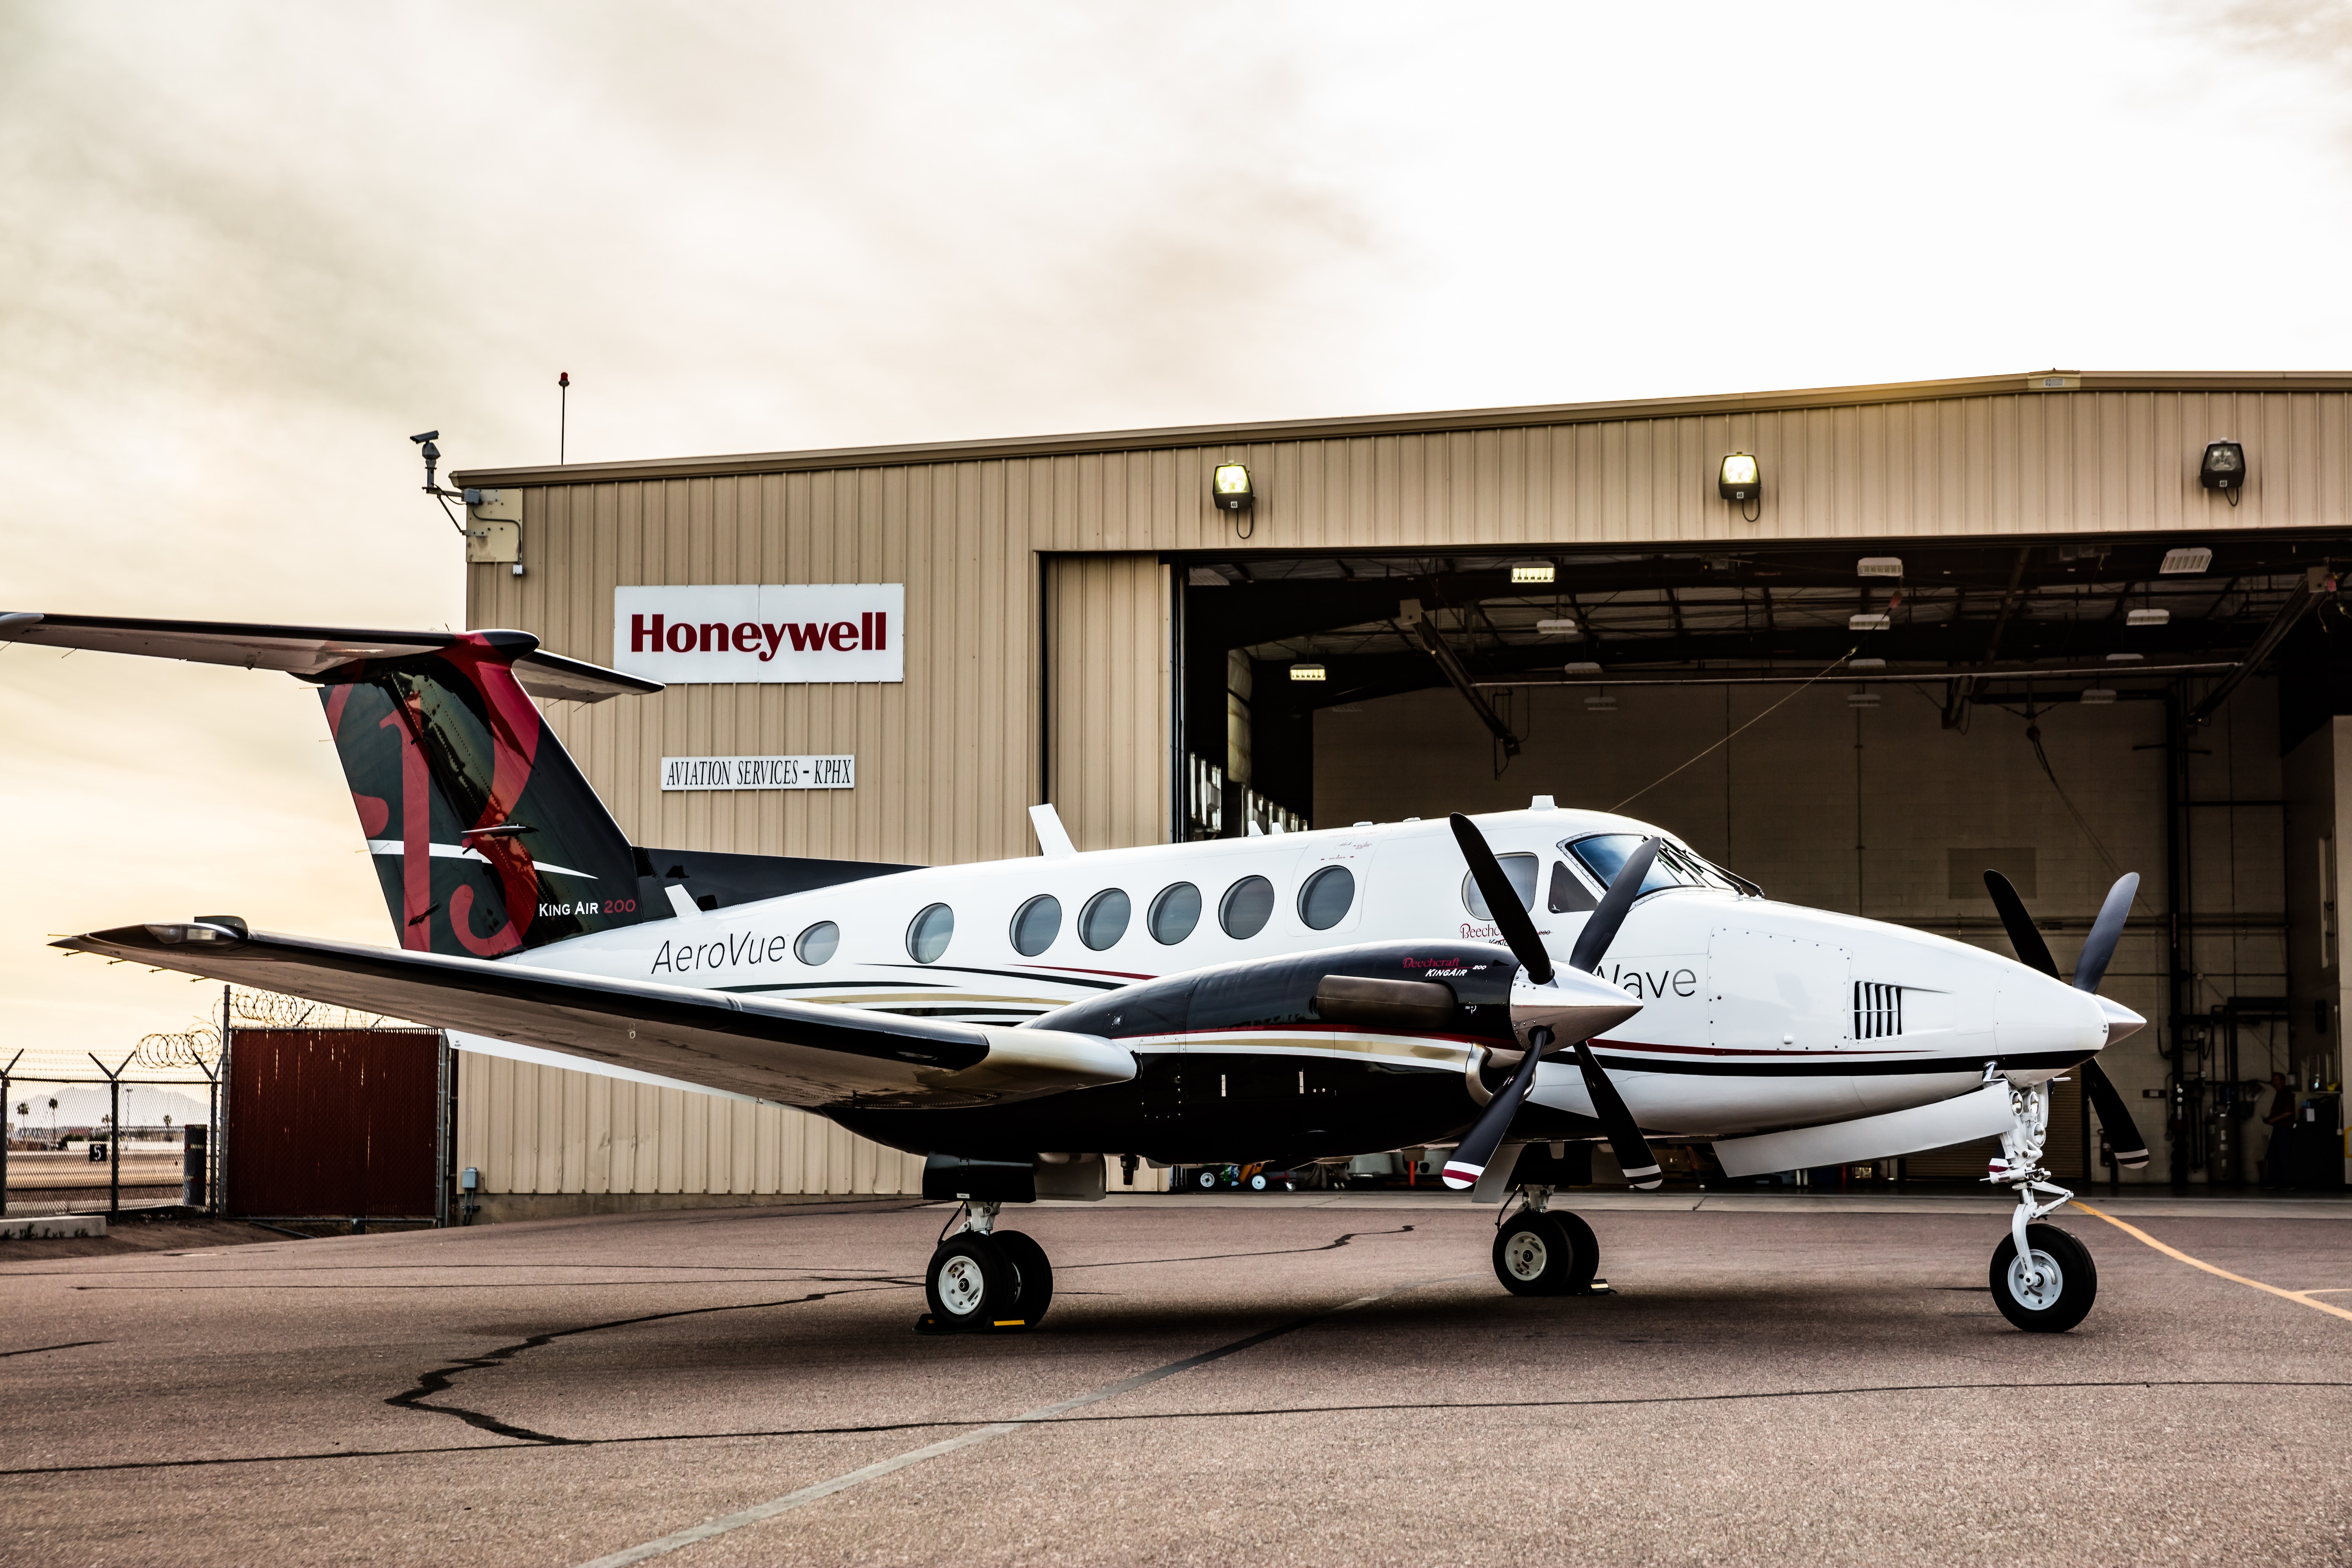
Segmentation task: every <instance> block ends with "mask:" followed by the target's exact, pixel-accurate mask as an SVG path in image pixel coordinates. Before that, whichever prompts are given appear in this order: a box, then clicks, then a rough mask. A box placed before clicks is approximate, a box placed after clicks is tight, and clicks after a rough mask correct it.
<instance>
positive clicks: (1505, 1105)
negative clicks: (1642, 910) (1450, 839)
mask: <svg viewBox="0 0 2352 1568" xmlns="http://www.w3.org/2000/svg"><path fill="white" fill-rule="evenodd" d="M1449 820H1450V821H1451V823H1452V824H1453V827H1454V842H1455V843H1457V844H1459V845H1460V846H1461V847H1462V858H1464V859H1465V860H1466V861H1468V862H1469V864H1470V878H1471V880H1473V881H1475V882H1476V883H1477V884H1478V891H1479V893H1480V895H1481V896H1483V897H1484V898H1485V899H1486V908H1487V910H1489V911H1490V912H1491V913H1492V914H1493V916H1494V919H1495V925H1496V929H1497V930H1498V931H1501V932H1502V935H1503V942H1504V945H1506V946H1507V947H1508V948H1509V949H1510V950H1511V953H1512V956H1514V957H1516V958H1517V960H1518V961H1519V968H1520V970H1521V971H1522V972H1523V973H1525V974H1526V975H1527V978H1528V982H1529V983H1530V984H1531V985H1532V986H1535V987H1541V988H1545V989H1548V990H1555V991H1559V992H1560V993H1563V994H1561V995H1559V997H1558V998H1557V1003H1558V1005H1553V1004H1554V999H1553V998H1551V997H1524V998H1523V997H1521V996H1517V995H1515V996H1514V998H1513V1001H1512V1007H1511V1015H1512V1022H1513V1024H1514V1025H1515V1026H1516V1025H1519V1024H1521V1023H1522V1022H1524V1023H1525V1025H1526V1034H1525V1037H1526V1043H1527V1047H1528V1049H1527V1055H1526V1056H1524V1057H1522V1058H1520V1059H1519V1067H1518V1070H1517V1072H1515V1073H1513V1074H1512V1075H1511V1081H1510V1083H1509V1084H1508V1085H1507V1086H1506V1087H1505V1088H1504V1089H1502V1091H1501V1092H1499V1093H1498V1094H1496V1096H1495V1097H1494V1099H1492V1100H1488V1101H1487V1102H1486V1110H1484V1111H1483V1112H1481V1113H1480V1115H1479V1117H1478V1120H1477V1121H1476V1122H1475V1124H1474V1125H1473V1126H1472V1127H1471V1129H1470V1131H1469V1134H1468V1136H1466V1137H1465V1138H1464V1139H1463V1140H1462V1142H1461V1143H1460V1144H1459V1145H1458V1146H1456V1147H1455V1149H1454V1154H1453V1157H1452V1158H1451V1159H1449V1160H1447V1161H1446V1162H1445V1171H1444V1179H1445V1184H1446V1185H1447V1186H1449V1187H1453V1188H1455V1189H1457V1190H1459V1189H1461V1188H1464V1187H1467V1186H1470V1185H1472V1184H1475V1183H1476V1181H1477V1180H1478V1178H1479V1176H1480V1175H1481V1174H1483V1173H1485V1171H1486V1163H1487V1162H1488V1161H1490V1160H1492V1159H1493V1158H1494V1157H1495V1151H1496V1149H1498V1148H1500V1147H1501V1146H1502V1142H1503V1139H1504V1137H1505V1135H1506V1134H1507V1133H1508V1132H1509V1131H1510V1130H1511V1121H1512V1119H1513V1118H1515V1117H1516V1116H1517V1114H1518V1110H1519V1106H1520V1104H1521V1103H1522V1102H1524V1101H1525V1100H1526V1099H1527V1097H1528V1090H1530V1089H1533V1088H1534V1087H1535V1081H1536V1064H1537V1062H1538V1060H1539V1059H1541V1058H1542V1057H1543V1056H1544V1054H1545V1053H1546V1052H1548V1051H1549V1050H1551V1049H1552V1048H1553V1047H1554V1046H1555V1045H1556V1044H1557V1043H1559V1042H1561V1041H1565V1042H1566V1043H1567V1044H1569V1045H1571V1046H1573V1047H1575V1049H1576V1053H1577V1065H1578V1066H1579V1067H1580V1068H1583V1069H1584V1084H1585V1088H1586V1089H1587V1090H1588V1091H1589V1092H1590V1093H1591V1096H1592V1109H1593V1112H1594V1114H1595V1115H1597V1116H1598V1117H1599V1118H1600V1120H1601V1125H1602V1126H1603V1127H1604V1128H1606V1129H1607V1130H1608V1132H1609V1142H1610V1146H1611V1147H1612V1149H1614V1150H1615V1151H1616V1153H1617V1163H1618V1164H1620V1165H1621V1166H1622V1167H1623V1168H1624V1171H1625V1175H1626V1178H1627V1179H1628V1180H1629V1181H1631V1182H1632V1183H1633V1185H1635V1186H1637V1187H1641V1188H1643V1189H1645V1190H1646V1189H1648V1188H1651V1187H1654V1186H1656V1185H1657V1184H1658V1182H1659V1180H1660V1177H1659V1172H1658V1163H1657V1160H1656V1158H1655V1157H1654V1155H1652V1154H1651V1152H1650V1146H1649V1144H1648V1142H1645V1141H1644V1140H1643V1137H1642V1130H1641V1128H1640V1127H1639V1126H1638V1125H1637V1124H1636V1123H1635V1122H1634V1121H1633V1112H1631V1111H1630V1110H1626V1108H1625V1100H1624V1098H1623V1097H1622V1095H1620V1094H1619V1093H1618V1092H1617V1089H1616V1086H1615V1085H1614V1084H1612V1083H1611V1082H1610V1081H1609V1075H1608V1074H1607V1073H1605V1072H1603V1071H1602V1070H1601V1064H1600V1062H1599V1061H1597V1060H1596V1059H1594V1058H1593V1055H1592V1050H1591V1047H1589V1046H1587V1045H1586V1044H1585V1041H1587V1040H1588V1039H1590V1038H1591V1037H1593V1036H1594V1035H1597V1034H1599V1033H1600V1032H1601V1030H1603V1029H1605V1028H1608V1027H1609V1026H1611V1025H1612V1024H1616V1023H1621V1022H1622V1021H1623V1020H1625V1019H1627V1018H1630V1017H1632V1016H1633V1015H1634V1013H1636V1012H1638V1011H1639V1010H1640V1009H1639V1007H1638V1005H1629V1004H1628V1003H1627V1001H1626V999H1625V997H1624V995H1623V994H1622V993H1621V992H1619V991H1617V990H1616V988H1615V987H1613V986H1611V985H1609V984H1606V983H1605V982H1601V981H1595V980H1591V979H1588V978H1587V976H1589V975H1591V973H1592V972H1593V971H1595V970H1597V969H1599V968H1600V966H1601V959H1602V958H1603V957H1604V956H1605V955H1606V954H1607V953H1608V952H1609V944H1610V943H1611V942H1613V941H1615V940H1616V936H1617V930H1618V928H1619V927H1620V926H1622V925H1623V924H1624V923H1625V915H1626V912H1627V911H1628V910H1631V909H1632V908H1633V900H1635V899H1636V898H1638V897H1640V896H1641V891H1642V882H1643V879H1644V878H1646V877H1648V876H1649V874H1650V864H1651V862H1652V861H1654V860H1655V859H1656V858H1658V840H1656V839H1654V838H1649V839H1644V840H1643V842H1642V845H1641V847H1639V848H1637V849H1635V850H1634V851H1633V853H1632V854H1631V855H1628V856H1626V857H1625V863H1624V864H1623V865H1622V866H1620V867H1619V868H1617V875H1616V876H1615V877H1613V878H1612V879H1610V883H1609V890H1608V891H1607V892H1606V893H1604V894H1602V895H1601V903H1600V905H1599V907H1597V908H1596V909H1594V910H1593V911H1592V913H1591V915H1590V916H1589V917H1587V918H1586V920H1585V922H1584V930H1583V931H1581V932H1580V933H1579V934H1578V936H1577V939H1576V946H1575V949H1574V950H1573V951H1572V952H1570V955H1569V964H1570V970H1571V971H1572V972H1573V973H1561V972H1559V971H1558V970H1556V969H1554V968H1553V966H1552V962H1551V955H1550V954H1549V952H1545V951H1544V945H1543V938H1542V937H1541V936H1539V935H1538V933H1537V931H1536V922H1535V921H1534V920H1533V919H1532V918H1530V917H1529V915H1528V910H1527V908H1526V906H1525V905H1523V904H1521V903H1520V902H1519V894H1518V889H1516V888H1514V887H1512V886H1511V879H1510V878H1508V877H1507V876H1506V875H1504V872H1503V867H1502V863H1501V862H1500V861H1498V860H1496V858H1495V852H1494V850H1493V849H1492V848H1490V847H1488V846H1487V843H1486V835H1485V834H1483V833H1480V832H1479V831H1478V826H1477V825H1476V824H1475V823H1474V822H1472V821H1471V820H1470V819H1469V818H1468V817H1466V816H1462V815H1461V814H1460V813H1458V812H1457V813H1455V814H1454V816H1452V817H1451V818H1449Z"/></svg>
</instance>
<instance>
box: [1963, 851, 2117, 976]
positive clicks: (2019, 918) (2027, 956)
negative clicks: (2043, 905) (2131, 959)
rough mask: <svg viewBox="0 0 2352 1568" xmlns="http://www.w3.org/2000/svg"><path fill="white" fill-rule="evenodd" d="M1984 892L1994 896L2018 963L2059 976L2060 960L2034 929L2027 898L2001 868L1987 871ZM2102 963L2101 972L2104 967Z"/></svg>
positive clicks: (1994, 905)
mask: <svg viewBox="0 0 2352 1568" xmlns="http://www.w3.org/2000/svg"><path fill="white" fill-rule="evenodd" d="M1984 877H1985V891H1986V892H1988V893H1990V894H1991V895H1992V907H1993V908H1994V909H1996V910H2000V923H2001V925H2002V926H2003V927H2004V928H2006V929H2007V930H2008V931H2009V945H2010V946H2011V948H2012V949H2013V950H2015V952H2016V953H2017V962H2018V963H2022V964H2024V965H2025V966H2026V967H2027V968H2029V969H2038V970H2040V971H2042V973H2044V974H2046V975H2048V976H2050V978H2051V979H2053V980H2055V979H2057V978H2058V961H2057V960H2056V959H2054V958H2053V957H2051V956H2050V944H2049V943H2048V942H2044V941H2042V933H2041V932H2040V931H2036V930H2034V929H2033V917H2032V915H2029V914H2027V913H2026V912H2025V900H2023V899H2021V898H2019V897H2018V896H2017V889H2015V888H2012V887H2011V886H2010V885H2009V879H2008V878H2006V877H2004V876H2002V875H2001V874H2000V872H1998V871H1992V870H1988V871H1987V872H1986V873H1985V874H1984ZM2105 967H2106V966H2105V964H2104V963H2102V964H2101V965H2100V968H2101V970H2102V971H2104V970H2105Z"/></svg>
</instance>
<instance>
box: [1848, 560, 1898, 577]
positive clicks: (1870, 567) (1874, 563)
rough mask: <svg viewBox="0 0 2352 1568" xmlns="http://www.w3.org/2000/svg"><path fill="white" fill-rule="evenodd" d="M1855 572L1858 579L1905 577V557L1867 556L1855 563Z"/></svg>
mask: <svg viewBox="0 0 2352 1568" xmlns="http://www.w3.org/2000/svg"><path fill="white" fill-rule="evenodd" d="M1853 570H1854V574H1855V575H1856V576H1858V577H1900V576H1902V575H1903V557H1901V556H1900V555H1865V556H1864V557H1863V558H1862V559H1861V560H1860V561H1857V562H1855V563H1854V567H1853Z"/></svg>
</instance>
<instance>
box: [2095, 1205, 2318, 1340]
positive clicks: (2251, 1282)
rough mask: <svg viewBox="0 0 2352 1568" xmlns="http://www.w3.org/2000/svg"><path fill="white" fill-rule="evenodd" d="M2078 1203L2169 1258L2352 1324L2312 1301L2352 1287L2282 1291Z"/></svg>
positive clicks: (2113, 1216) (2097, 1216)
mask: <svg viewBox="0 0 2352 1568" xmlns="http://www.w3.org/2000/svg"><path fill="white" fill-rule="evenodd" d="M2074 1206H2075V1207H2076V1208H2078V1209H2081V1210H2082V1211H2083V1212H2084V1214H2086V1215H2092V1216H2094V1217H2095V1218H2098V1219H2103V1220H2105V1221H2106V1222H2107V1223H2108V1224H2109V1225H2111V1226H2115V1227H2116V1229H2117V1230H2119V1231H2122V1232H2123V1233H2124V1234H2125V1235H2126V1236H2131V1237H2138V1238H2139V1239H2140V1240H2142V1241H2144V1242H2146V1243H2147V1245H2148V1246H2150V1247H2154V1248H2156V1249H2157V1250H2158V1252H2161V1253H2163V1254H2164V1255H2165V1256H2166V1257H2167V1258H2179V1260H2180V1261H2181V1262H2183V1263H2186V1264H2187V1265H2189V1268H2202V1269H2203V1270H2205V1272H2206V1273H2208V1274H2218V1275H2220V1276H2221V1278H2222V1279H2231V1280H2235V1281H2236V1282H2237V1283H2239V1284H2241V1285H2246V1286H2251V1287H2252V1289H2256V1290H2266V1291H2268V1292H2269V1293H2270V1294H2272V1295H2273V1296H2278V1297H2282V1298H2284V1300H2289V1301H2293V1302H2295V1303H2296V1304H2298V1305H2300V1306H2305V1307H2308V1308H2310V1309H2311V1310H2313V1311H2315V1312H2326V1313H2327V1314H2328V1315H2329V1316H2330V1317H2336V1318H2341V1319H2343V1320H2344V1321H2346V1322H2347V1323H2352V1311H2347V1310H2345V1309H2343V1308H2342V1307H2337V1306H2332V1305H2330V1304H2329V1303H2327V1302H2326V1301H2315V1300H2312V1298H2313V1297H2314V1296H2321V1295H2328V1296H2333V1295H2337V1294H2340V1293H2341V1291H2342V1290H2343V1289H2352V1287H2331V1288H2330V1289H2326V1290H2282V1289H2279V1288H2278V1287H2277V1286H2275V1285H2265V1284H2263V1282H2262V1281H2261V1280H2259V1279H2247V1278H2246V1277H2245V1276H2244V1275H2242V1274H2232V1273H2231V1272H2230V1271H2229V1270H2228V1269H2226V1268H2215V1267H2214V1266H2213V1265H2211V1264H2210V1263H2208V1262H2206V1261H2205V1260H2204V1259H2203V1258H2191V1257H2189V1254H2187V1253H2185V1252H2183V1251H2181V1250H2180V1249H2179V1247H2167V1246H2166V1245H2165V1244H2164V1243H2162V1242H2160V1241H2158V1240H2157V1239H2156V1237H2152V1236H2150V1235H2148V1233H2147V1232H2146V1231H2144V1230H2142V1229H2140V1227H2139V1226H2136V1225H2126V1224H2125V1223H2124V1222H2123V1221H2121V1220H2119V1219H2117V1218H2116V1216H2115V1215H2111V1214H2101V1213H2100V1212H2099V1211H2098V1210H2097V1209H2095V1208H2093V1207H2092V1206H2091V1205H2088V1204H2086V1203H2084V1201H2083V1200H2082V1199H2080V1198H2076V1199H2075V1200H2074Z"/></svg>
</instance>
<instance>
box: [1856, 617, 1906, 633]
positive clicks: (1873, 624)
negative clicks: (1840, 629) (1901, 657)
mask: <svg viewBox="0 0 2352 1568" xmlns="http://www.w3.org/2000/svg"><path fill="white" fill-rule="evenodd" d="M1894 624H1895V617H1894V616H1847V617H1846V618H1845V629H1846V630H1848V631H1850V632H1883V631H1885V630H1886V629H1887V628H1888V627H1890V626H1893V625H1894Z"/></svg>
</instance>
